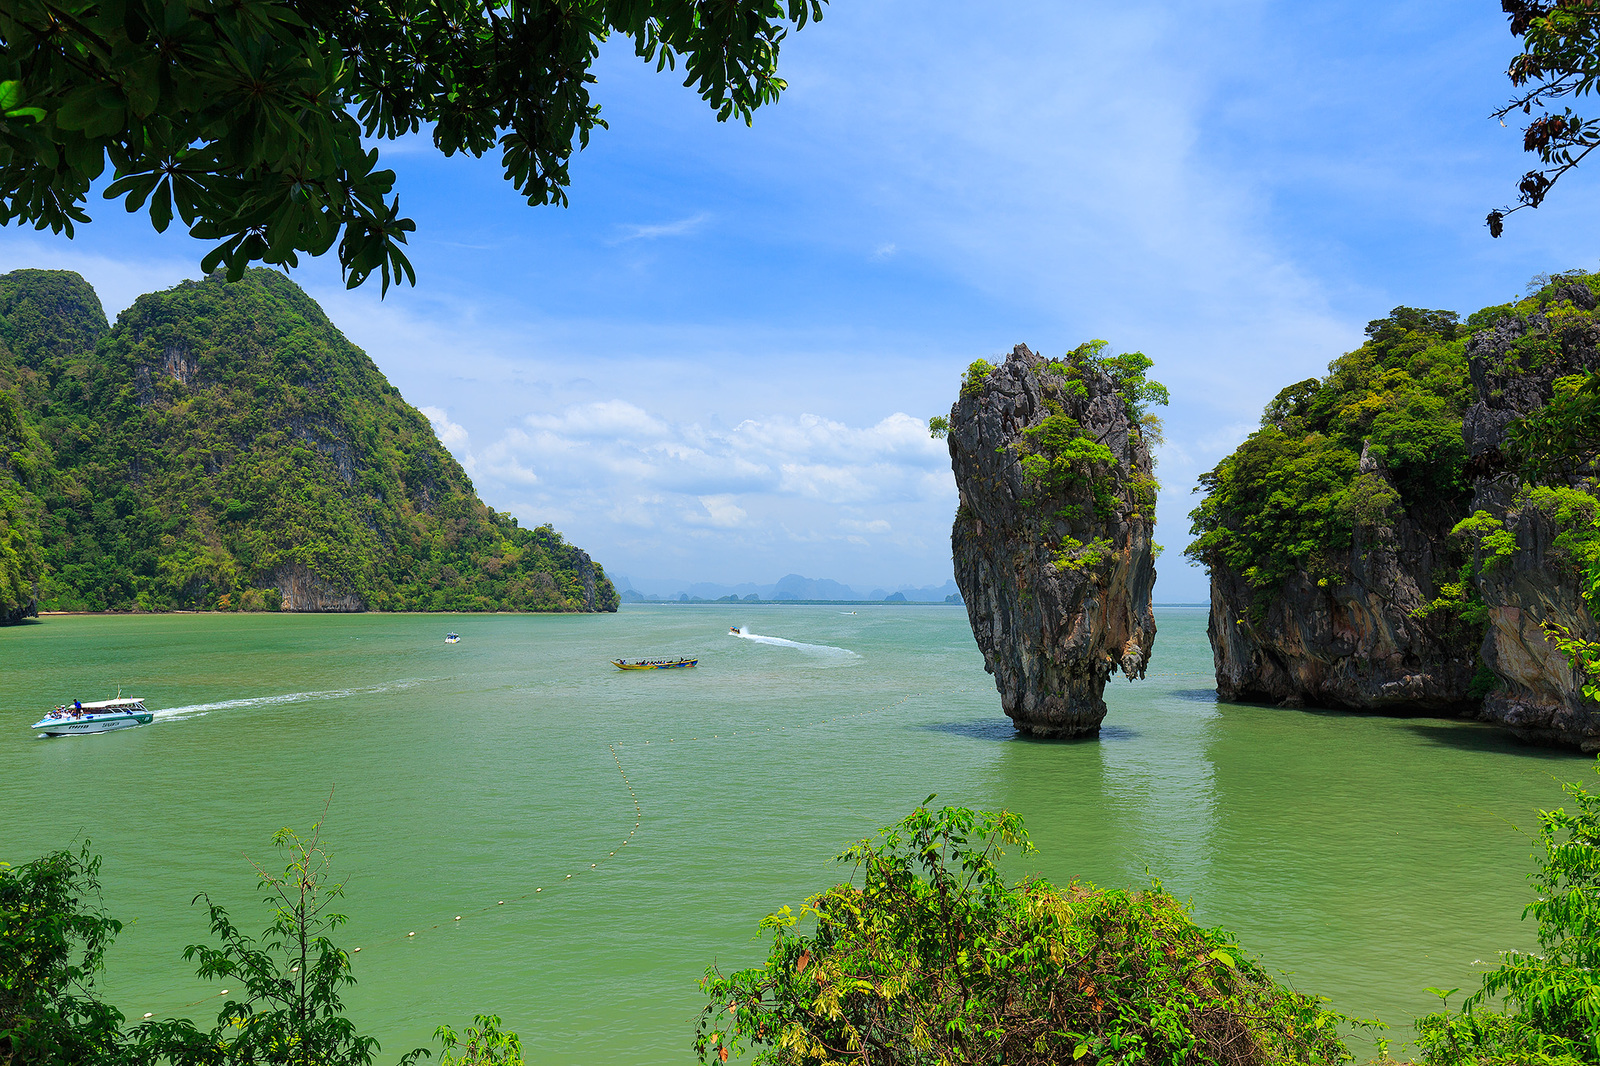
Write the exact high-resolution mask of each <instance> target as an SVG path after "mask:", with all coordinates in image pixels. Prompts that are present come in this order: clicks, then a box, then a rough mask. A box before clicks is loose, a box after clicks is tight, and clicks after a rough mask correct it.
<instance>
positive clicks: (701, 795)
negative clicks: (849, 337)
mask: <svg viewBox="0 0 1600 1066" xmlns="http://www.w3.org/2000/svg"><path fill="white" fill-rule="evenodd" d="M855 612H856V613H845V610H844V609H840V608H836V607H811V606H806V607H799V606H796V607H780V606H773V605H763V606H742V605H741V606H732V605H726V604H719V605H716V606H708V607H660V606H657V607H650V606H633V605H625V606H624V608H623V610H622V611H621V612H620V613H618V614H615V615H599V616H561V617H540V616H489V617H483V616H419V615H408V616H393V615H358V616H349V617H340V616H305V615H301V616H294V615H289V616H262V615H255V616H241V615H210V616H192V615H191V616H168V617H120V618H93V617H67V618H50V619H47V620H46V621H44V622H42V623H40V624H37V625H28V626H19V627H12V628H9V629H0V714H3V718H0V810H3V811H4V818H3V819H0V858H3V859H7V860H10V861H13V862H16V861H22V860H26V859H28V858H31V857H33V856H35V855H37V854H39V853H41V852H43V851H45V850H47V849H52V848H57V847H62V846H65V845H69V844H73V843H74V842H76V841H80V840H82V839H85V838H87V839H89V840H92V842H93V845H94V849H95V850H96V851H97V852H99V853H101V854H102V855H104V856H105V867H104V881H105V887H106V893H105V896H106V903H107V906H108V908H109V909H110V910H111V912H112V913H114V914H115V915H117V916H118V917H120V918H122V919H123V920H124V921H126V922H128V923H129V926H128V928H127V930H126V931H125V932H124V933H123V935H122V937H121V939H120V940H119V941H118V943H117V946H116V947H115V948H114V950H113V952H112V954H111V956H110V959H109V973H108V974H107V977H106V981H105V984H106V988H107V991H108V993H109V995H110V998H111V999H112V1000H113V1001H114V1002H116V1003H117V1004H118V1005H119V1006H120V1007H121V1008H122V1009H123V1010H124V1011H125V1012H126V1013H128V1014H129V1015H130V1016H131V1017H135V1018H137V1017H138V1016H139V1015H141V1014H143V1013H144V1012H146V1011H151V1012H154V1013H156V1014H157V1015H158V1016H160V1015H166V1014H180V1015H184V1016H189V1017H194V1018H197V1019H204V1018H208V1017H209V1016H210V1015H209V1013H208V1011H211V1010H213V1004H214V1003H215V1002H216V993H217V992H218V991H219V989H218V987H217V986H215V985H208V984H207V983H205V982H202V981H199V980H198V979H196V978H195V977H194V976H193V974H192V970H191V969H190V968H189V966H188V965H187V964H186V963H184V962H183V961H182V959H181V958H180V952H181V950H182V948H183V946H184V945H185V944H189V943H193V942H196V941H199V940H203V939H204V938H205V934H206V929H205V920H204V914H203V912H202V911H201V909H200V908H199V907H195V906H191V904H190V899H191V898H192V897H193V896H194V894H195V893H197V892H200V891H208V892H210V893H212V894H213V895H214V896H215V897H216V898H218V899H219V900H222V901H224V902H226V903H228V904H230V905H231V906H232V907H233V908H234V915H235V918H236V919H245V920H243V921H241V924H242V925H244V926H245V927H246V928H249V929H254V928H257V927H259V926H260V925H261V924H262V918H261V911H260V908H259V905H258V904H256V903H255V902H254V898H255V897H254V892H253V885H254V876H253V874H252V872H251V867H250V865H249V863H250V861H251V860H258V861H261V862H263V863H264V864H266V865H269V866H270V865H273V864H274V861H275V856H274V854H273V852H272V849H271V847H270V846H269V843H268V841H269V838H270V837H271V835H272V833H273V831H274V830H276V829H278V828H279V827H280V826H284V825H289V826H294V827H297V828H305V827H308V826H309V825H310V824H311V822H313V821H314V820H315V819H316V817H317V816H318V815H319V814H320V812H321V811H322V809H323V805H324V804H325V803H327V802H328V800H329V791H330V790H332V800H331V806H330V809H329V814H328V823H327V829H326V835H327V837H328V839H329V841H330V842H331V845H332V848H333V850H334V852H335V859H336V863H337V867H338V870H339V872H340V873H342V874H343V875H344V876H346V877H347V879H348V882H349V887H348V899H347V900H346V904H347V906H346V908H345V909H346V910H348V911H349V913H350V914H351V918H352V920H351V923H350V926H349V927H348V929H347V930H346V931H345V935H343V936H342V937H341V939H340V942H341V943H342V944H344V945H345V946H347V947H357V946H360V947H362V948H363V950H362V952H361V953H360V955H358V956H357V957H356V958H357V962H356V973H357V976H358V977H359V978H360V984H359V986H358V987H357V988H356V989H354V990H353V992H352V994H351V995H350V997H349V1004H350V1007H351V1010H352V1013H353V1015H354V1016H355V1017H356V1019H357V1021H358V1024H360V1025H361V1026H362V1027H363V1028H364V1029H365V1030H367V1031H370V1032H373V1033H374V1034H375V1035H377V1036H378V1037H379V1039H380V1040H381V1041H382V1043H383V1045H384V1052H385V1053H384V1055H383V1056H381V1057H380V1061H392V1060H393V1058H394V1057H396V1056H397V1055H398V1054H399V1052H400V1051H402V1050H404V1049H406V1048H408V1047H411V1046H414V1045H416V1044H420V1043H424V1042H426V1041H427V1040H428V1038H429V1036H430V1034H431V1032H432V1030H433V1028H434V1027H435V1026H436V1025H437V1024H439V1023H440V1022H444V1021H448V1022H451V1023H452V1024H455V1025H457V1026H458V1027H459V1026H460V1025H461V1024H463V1023H465V1022H466V1021H468V1020H469V1019H470V1017H471V1015H472V1014H473V1013H474V1012H488V1011H493V1012H496V1013H499V1014H500V1015H501V1016H502V1017H503V1018H504V1019H505V1021H506V1024H507V1025H508V1026H509V1027H511V1028H513V1029H515V1030H517V1031H518V1032H519V1033H520V1034H521V1035H522V1037H523V1040H524V1044H525V1045H526V1047H527V1048H528V1049H529V1051H530V1052H531V1054H530V1056H529V1059H530V1061H536V1062H541V1063H593V1062H611V1063H624V1064H633V1063H640V1064H643V1063H687V1062H689V1061H691V1060H692V1055H691V1054H690V1053H689V1050H688V1047H689V1041H690V1037H691V1034H692V1031H693V1024H694V1019H695V1016H696V1013H697V1011H698V1008H699V999H698V994H697V991H696V987H695V983H696V980H697V979H698V977H699V976H700V974H701V973H702V972H703V971H704V969H705V967H706V966H707V965H708V964H710V963H712V962H717V963H720V964H721V965H723V966H724V967H738V966H742V965H749V964H753V963H755V962H757V961H758V960H759V959H760V958H762V957H763V955H764V952H763V949H762V944H761V943H760V942H759V941H758V940H757V939H756V937H755V933H756V928H755V927H756V923H757V922H758V921H759V920H760V918H761V917H762V916H763V915H765V914H767V913H768V912H769V911H772V910H775V909H776V908H777V907H778V906H780V905H781V904H784V903H798V902H799V901H800V900H801V899H802V898H803V897H804V896H805V895H807V894H808V893H810V892H814V891H817V890H818V889H820V888H822V887H824V886H825V885H827V884H830V883H832V880H834V879H835V869H836V868H835V867H834V865H833V864H832V861H831V859H832V856H833V855H834V854H835V853H837V852H838V851H839V850H841V848H842V847H844V846H845V845H846V844H848V843H849V842H850V841H852V840H854V839H856V838H859V837H861V836H864V835H867V834H869V833H871V832H872V831H873V830H875V829H876V828H878V827H879V826H882V825H884V824H886V823H888V822H891V821H894V820H896V819H898V818H899V817H901V816H903V815H904V814H905V813H907V812H908V811H909V810H910V809H911V808H912V807H914V806H915V805H916V804H917V803H918V802H919V801H920V800H921V799H922V798H923V797H924V796H926V795H927V794H928V793H930V792H937V793H939V796H940V800H941V802H951V803H961V804H966V805H970V806H974V807H987V808H998V807H1008V808H1010V809H1012V810H1015V811H1018V812H1020V813H1021V814H1022V815H1023V817H1024V818H1025V819H1026V822H1027V825H1028V828H1029V830H1030V831H1031V833H1032V835H1033V838H1034V841H1035V843H1036V844H1037V845H1038V846H1039V849H1040V853H1039V854H1038V855H1037V856H1035V857H1033V858H1032V860H1030V862H1029V863H1028V865H1030V866H1032V867H1034V868H1037V869H1038V870H1040V871H1042V872H1043V873H1044V874H1045V875H1046V876H1048V877H1050V878H1052V879H1056V880H1059V881H1063V882H1064V881H1066V880H1068V879H1070V878H1072V877H1080V878H1085V879H1088V880H1091V881H1095V882H1098V883H1102V884H1136V883H1141V882H1143V881H1144V880H1145V879H1146V878H1147V876H1156V877H1159V878H1161V879H1162V880H1163V881H1164V882H1165V884H1166V886H1167V888H1168V889H1169V890H1171V891H1172V892H1174V893H1175V894H1177V895H1179V896H1180V897H1184V898H1192V899H1193V901H1194V908H1195V912H1196V914H1197V916H1198V919H1199V920H1200V921H1201V922H1203V923H1206V924H1216V925H1224V926H1227V927H1229V928H1231V929H1233V930H1234V931H1235V932H1237V933H1238V934H1239V936H1240V938H1241V941H1242V943H1243V944H1244V945H1245V946H1246V947H1247V948H1248V949H1249V950H1251V951H1253V952H1255V953H1257V954H1258V955H1260V956H1261V957H1263V958H1264V959H1265V960H1266V962H1267V963H1268V965H1269V966H1271V967H1273V968H1274V969H1276V970H1279V971H1282V972H1286V973H1288V974H1289V975H1290V978H1289V979H1290V980H1292V981H1293V983H1294V984H1296V985H1297V986H1299V987H1301V988H1303V989H1306V990H1312V991H1318V992H1321V993H1323V994H1326V995H1329V996H1331V997H1332V998H1333V1000H1334V1003H1335V1005H1336V1006H1337V1007H1339V1008H1340V1009H1342V1010H1345V1011H1348V1012H1352V1013H1355V1014H1358V1015H1364V1016H1378V1017H1381V1018H1384V1019H1386V1020H1388V1021H1390V1022H1391V1023H1396V1024H1404V1023H1405V1022H1407V1021H1408V1020H1409V1019H1410V1018H1411V1017H1412V1016H1413V1015H1415V1014H1417V1013H1421V1012H1423V1011H1426V1010H1427V1009H1428V1008H1429V1006H1430V1004H1431V1003H1432V1002H1436V1001H1434V1000H1433V997H1432V996H1430V995H1429V994H1428V993H1427V992H1425V991H1424V989H1425V988H1426V987H1427V986H1429V985H1436V986H1439V987H1445V988H1448V987H1452V986H1462V987H1472V986H1474V985H1475V984H1476V979H1475V977H1474V976H1473V975H1474V973H1475V971H1476V969H1477V967H1475V966H1474V961H1475V960H1480V959H1492V958H1493V956H1494V952H1495V951H1497V950H1499V949H1503V948H1508V947H1525V946H1528V945H1530V944H1531V943H1532V930H1531V928H1530V927H1529V926H1527V925H1526V924H1525V923H1521V922H1519V921H1518V915H1519V914H1520V911H1521V907H1522V904H1523V903H1524V902H1525V899H1526V897H1527V894H1528V892H1527V885H1526V881H1525V877H1526V874H1527V872H1528V870H1529V869H1530V859H1529V856H1530V854H1531V850H1532V849H1531V844H1530V838H1529V834H1530V832H1531V830H1532V828H1533V825H1534V821H1535V814H1534V812H1535V810H1536V809H1537V808H1538V807H1540V806H1544V807H1551V806H1555V805H1557V804H1559V802H1560V800H1561V793H1560V788H1559V782H1560V781H1562V780H1575V779H1579V778H1582V777H1587V776H1589V775H1590V774H1591V771H1590V769H1589V767H1590V765H1591V760H1589V759H1586V758H1583V757H1580V756H1576V755H1569V754H1565V753H1559V752H1553V751H1549V750H1545V749H1539V748H1530V747H1524V746H1522V745H1520V744H1517V743H1516V742H1515V741H1511V740H1508V739H1506V738H1504V737H1502V736H1501V735H1499V734H1498V733H1496V732H1494V731H1492V730H1490V729H1488V728H1486V727H1481V726H1478V725H1474V724H1467V723H1459V722H1445V721H1436V720H1431V719H1424V718H1417V719H1398V718H1366V717H1361V716H1355V715H1340V714H1329V713H1314V712H1304V711H1290V710H1278V709H1273V708H1267V707H1253V706H1241V705H1236V704H1223V703H1218V702H1217V699H1216V695H1215V693H1214V692H1213V691H1212V689H1211V676H1210V667H1211V653H1210V648H1209V646H1208V645H1207V643H1206V639H1205V612H1204V610H1202V609H1198V608H1195V609H1186V608H1168V609H1163V610H1158V612H1157V614H1158V618H1159V622H1160V626H1161V635H1160V637H1159V638H1158V640H1157V643H1156V651H1155V658H1154V669H1153V670H1152V671H1151V676H1150V678H1149V679H1148V680H1146V681H1143V682H1140V683H1137V684H1129V683H1127V682H1125V681H1113V682H1112V683H1111V685H1110V686H1108V688H1107V691H1106V699H1107V702H1108V703H1109V704H1110V708H1111V711H1110V714H1109V715H1108V717H1107V719H1106V728H1105V730H1104V731H1103V733H1102V735H1101V737H1100V739H1099V740H1097V741H1090V742H1077V743H1043V742H1032V741H1027V740H1022V739H1019V738H1017V736H1016V735H1015V734H1014V733H1013V732H1012V731H1011V729H1010V728H1009V723H1008V722H1007V720H1006V719H1005V718H1004V716H1003V715H1002V714H1001V713H1000V710H999V700H998V697H997V696H996V694H995V691H994V687H993V684H992V682H991V680H990V678H989V677H988V676H987V675H986V674H985V673H984V672H983V664H982V659H981V657H980V655H979V653H978V651H977V650H976V647H975V646H974V644H973V642H972V636H971V633H970V631H969V630H968V628H967V622H966V615H965V613H964V611H963V610H962V609H960V608H952V607H943V606H926V607H903V606H902V607H894V606H885V607H861V608H856V609H855ZM734 624H738V625H742V626H746V627H748V629H749V631H750V633H752V634H754V635H757V636H760V637H770V638H776V639H773V640H763V639H740V638H736V637H733V636H731V635H729V634H728V627H729V626H730V625H734ZM447 630H455V631H457V632H459V633H460V634H461V635H462V638H463V639H462V643H460V644H458V645H454V646H447V645H445V644H444V643H443V642H442V641H443V636H444V633H445V632H446V631H447ZM680 653H689V654H697V655H699V656H701V661H700V667H699V668H698V669H697V670H692V671H671V672H651V673H623V672H620V671H618V670H616V669H614V668H612V667H611V666H610V665H609V664H608V663H607V661H606V660H607V659H609V658H611V657H614V656H630V657H631V656H641V655H669V654H680ZM119 685H120V686H121V688H122V691H123V692H124V693H127V694H130V695H139V696H143V697H145V698H146V700H147V701H148V704H149V706H150V707H151V708H152V709H161V710H162V712H163V713H161V714H160V715H159V716H158V718H157V720H156V722H155V723H154V724H152V725H151V726H148V727H145V728H142V729H136V730H129V731H124V732H121V733H112V734H106V735H101V736H91V737H69V738H62V739H57V740H41V739H36V738H35V737H34V735H33V734H32V733H31V732H30V731H29V730H28V729H27V725H28V724H29V723H31V722H33V721H36V720H37V719H38V717H39V715H40V712H41V711H43V710H45V709H47V708H48V707H49V706H53V705H54V704H56V703H60V702H63V701H66V700H70V699H72V698H74V697H77V698H81V699H85V700H88V699H99V698H104V697H106V696H109V695H112V694H114V693H115V692H116V690H117V687H118V686H119ZM5 723H9V724H5ZM619 764H620V766H621V768H622V770H623V771H625V772H626V780H624V778H623V776H622V775H621V774H620V773H619V769H618V767H619ZM629 783H631V785H632V786H633V789H634V791H635V793H636V795H637V797H638V803H639V805H640V809H641V811H642V821H641V822H640V824H639V827H638V829H637V831H636V832H633V835H632V836H631V837H630V835H629V834H630V832H631V831H633V830H634V823H635V820H636V818H640V817H641V816H640V815H638V814H636V813H635V808H634V802H633V799H632V798H630V794H629V790H628V784H629ZM624 841H627V842H628V843H627V846H626V847H622V846H620V845H622V844H623V842H624ZM613 852H614V853H615V854H614V855H613V854H612V853H613ZM591 864H594V865H593V866H591ZM1147 871H1148V873H1147ZM1018 872H1021V867H1020V866H1019V867H1018ZM569 874H571V875H572V876H571V878H570V879H569V878H568V876H567V875H569ZM539 888H542V889H543V890H544V891H542V892H536V891H535V889H539ZM500 900H505V901H506V902H505V903H504V904H503V905H500V904H498V902H497V901H500ZM456 915H461V916H462V919H461V920H460V921H459V922H457V921H456V920H455V916H456ZM408 932H415V933H416V935H415V936H414V937H407V936H406V935H405V934H406V933H408Z"/></svg>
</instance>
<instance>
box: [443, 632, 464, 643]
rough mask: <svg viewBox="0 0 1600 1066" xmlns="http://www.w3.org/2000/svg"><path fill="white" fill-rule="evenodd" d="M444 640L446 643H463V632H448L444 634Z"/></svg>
mask: <svg viewBox="0 0 1600 1066" xmlns="http://www.w3.org/2000/svg"><path fill="white" fill-rule="evenodd" d="M444 642H445V643H446V644H460V643H461V634H460V633H446V634H445V635H444Z"/></svg>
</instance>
